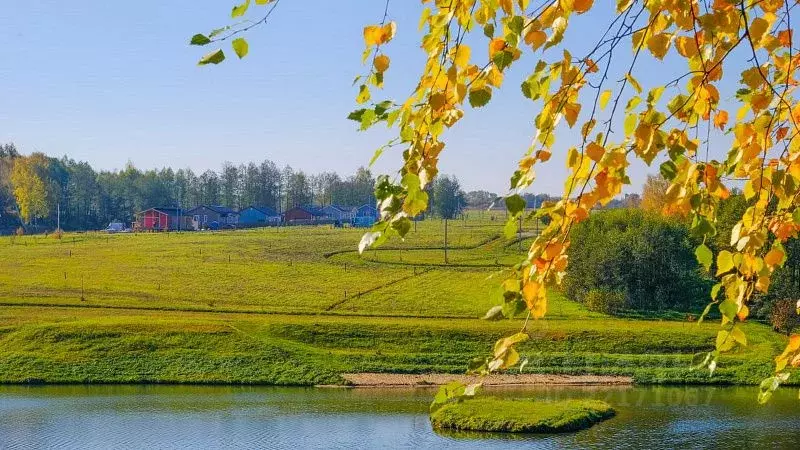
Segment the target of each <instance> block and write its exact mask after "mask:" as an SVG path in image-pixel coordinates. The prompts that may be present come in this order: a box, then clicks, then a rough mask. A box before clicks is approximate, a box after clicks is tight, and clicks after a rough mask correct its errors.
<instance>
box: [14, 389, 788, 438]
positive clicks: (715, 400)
mask: <svg viewBox="0 0 800 450" xmlns="http://www.w3.org/2000/svg"><path fill="white" fill-rule="evenodd" d="M432 392H433V391H432V390H431V389H430V388H419V389H336V388H334V389H314V388H271V387H230V386H153V385H150V386H135V385H134V386H37V387H28V386H0V448H3V449H5V448H15V449H16V448H21V449H28V448H81V449H106V448H148V449H149V448H294V449H305V448H413V447H424V448H480V449H483V450H486V449H491V448H518V447H524V448H565V447H568V448H574V447H581V448H608V447H620V448H678V447H689V448H702V447H729V448H748V447H749V448H798V447H800V435H798V430H800V401H798V400H797V397H796V395H797V393H796V391H795V390H793V389H786V390H781V391H779V392H778V393H777V395H775V396H774V397H773V400H772V401H771V402H770V403H769V404H768V405H766V406H761V405H758V404H757V403H756V401H755V395H756V388H755V387H735V388H717V387H620V386H615V387H559V388H502V389H501V388H495V389H492V392H491V394H492V395H496V396H500V397H509V398H514V397H528V398H529V397H536V398H541V399H548V400H562V399H568V398H595V399H599V400H603V401H606V402H608V403H610V404H612V405H613V406H614V407H615V408H616V410H617V415H616V417H614V418H612V419H610V420H608V421H605V422H603V423H601V424H599V425H596V426H595V427H593V428H591V429H589V430H585V431H581V432H577V433H567V434H556V435H537V436H533V435H511V434H502V433H493V434H487V433H464V432H459V433H449V432H447V433H440V434H437V433H435V432H434V431H433V430H432V429H431V427H430V423H429V422H428V418H427V404H428V402H429V401H430V398H431V396H432Z"/></svg>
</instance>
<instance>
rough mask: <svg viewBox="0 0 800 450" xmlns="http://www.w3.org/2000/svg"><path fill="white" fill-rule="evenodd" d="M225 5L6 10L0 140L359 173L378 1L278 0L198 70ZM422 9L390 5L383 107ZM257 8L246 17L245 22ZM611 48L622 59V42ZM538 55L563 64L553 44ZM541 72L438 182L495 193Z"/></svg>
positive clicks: (387, 165) (577, 37)
mask: <svg viewBox="0 0 800 450" xmlns="http://www.w3.org/2000/svg"><path fill="white" fill-rule="evenodd" d="M232 4H233V2H231V1H211V0H169V1H153V0H140V1H137V2H99V1H91V2H89V1H77V2H65V1H56V0H31V1H25V2H20V1H18V2H9V4H8V5H4V6H3V8H2V9H0V24H2V25H3V26H2V27H0V40H2V42H4V43H5V45H4V46H2V48H0V61H2V62H0V80H2V81H0V105H2V107H1V108H0V142H8V141H13V142H15V143H16V144H17V146H18V147H19V148H20V150H21V151H22V152H23V153H30V152H33V151H42V152H44V153H47V154H50V155H54V156H61V155H65V154H66V155H68V156H70V157H71V158H74V159H78V160H85V161H88V162H90V163H91V164H92V165H93V166H94V167H95V168H99V169H114V168H121V167H123V166H124V164H125V163H126V161H128V160H130V161H132V162H133V163H134V164H135V165H136V166H138V167H140V168H152V167H163V166H171V167H173V168H179V167H191V168H192V169H194V170H195V171H197V172H201V171H203V170H205V169H209V168H211V169H218V168H219V167H220V165H221V164H222V162H223V161H231V162H233V163H241V162H248V161H260V160H262V159H265V158H266V159H271V160H273V161H275V162H276V163H278V164H279V165H284V164H288V165H291V166H292V167H294V168H296V169H303V170H306V171H309V172H320V171H326V170H335V171H337V172H339V173H341V174H348V173H351V172H353V171H354V170H355V169H356V168H357V167H358V166H360V165H366V163H368V161H369V159H370V158H371V156H372V153H373V152H374V150H375V149H376V148H377V147H378V146H380V144H382V143H384V142H385V141H386V140H388V139H389V138H390V137H391V135H390V133H389V132H387V131H386V130H382V129H378V130H374V131H372V130H371V131H369V132H366V133H359V132H356V126H355V123H353V122H351V121H348V120H346V119H345V117H346V115H347V114H348V113H349V112H350V111H351V110H353V109H355V107H356V105H355V101H354V96H355V88H354V87H352V86H351V83H352V80H353V78H354V77H355V75H358V74H359V73H363V70H364V69H363V67H362V66H361V63H360V55H361V51H362V50H363V40H362V28H363V26H364V25H365V24H369V23H374V22H377V21H379V20H380V18H381V17H382V15H383V7H384V3H383V2H382V1H377V0H371V1H370V0H348V1H340V2H328V1H324V2H323V1H320V2H312V3H309V2H297V1H288V0H287V1H282V2H281V3H280V4H279V5H278V7H277V9H276V11H275V13H274V14H273V16H272V18H271V20H270V22H269V24H268V25H267V26H265V27H260V28H257V29H255V30H253V31H252V32H251V33H250V34H249V35H248V36H247V38H248V41H249V42H250V54H249V55H248V57H247V58H245V59H244V60H243V61H238V60H236V58H235V55H234V54H233V52H232V51H231V50H230V48H229V47H227V45H228V44H225V45H226V47H224V48H225V50H226V54H227V55H228V60H227V61H226V62H225V63H223V64H221V65H219V66H206V67H198V66H197V65H196V61H197V59H198V58H199V57H200V56H202V54H203V53H204V52H205V51H206V50H207V49H205V48H197V47H190V46H189V45H188V44H187V42H188V38H189V37H190V36H191V35H193V34H194V33H196V32H207V31H209V30H211V29H213V28H216V27H218V26H221V25H224V24H227V23H228V22H229V19H228V17H229V12H230V7H231V6H232ZM310 5H313V6H310ZM596 8H597V9H598V11H596V12H593V13H591V14H587V15H584V16H580V17H577V18H575V20H573V22H572V23H571V24H570V31H569V32H568V34H567V39H566V41H565V42H566V45H567V46H568V47H570V48H575V49H576V51H574V52H573V53H574V54H576V55H578V54H581V51H583V50H585V48H586V45H587V42H589V41H593V40H595V39H596V38H597V37H598V36H599V34H600V33H601V32H602V30H601V28H602V27H603V26H602V25H601V24H605V23H607V21H608V17H609V15H608V6H607V5H606V6H604V5H599V4H598V6H597V7H596ZM420 10H421V6H420V4H419V2H417V1H413V0H394V1H393V2H392V3H391V4H390V18H391V19H393V20H395V21H397V23H398V35H397V37H396V39H395V40H394V41H392V43H390V45H389V46H387V49H386V50H387V53H388V54H389V55H390V56H391V58H392V66H391V68H390V69H389V72H388V73H387V81H386V83H387V89H386V90H385V96H386V97H387V98H394V99H400V98H404V95H405V94H407V93H408V92H410V90H411V88H412V87H413V86H414V84H415V82H416V78H415V75H416V74H418V73H419V71H420V69H421V64H422V62H423V61H424V59H423V54H422V51H421V50H420V49H419V48H418V41H419V37H420V35H419V33H418V31H417V28H416V24H417V21H418V16H419V12H420ZM261 12H262V9H261V8H258V9H256V8H251V12H250V13H249V15H248V17H253V18H255V17H257V15H258V14H261ZM628 45H629V44H628ZM485 46H486V42H485V40H484V39H483V37H482V36H481V37H480V39H479V40H478V41H476V48H475V50H474V51H473V55H478V56H479V57H480V58H481V60H482V59H483V58H485V56H484V55H483V53H482V49H484V48H485ZM579 50H580V51H579ZM621 53H624V55H621V57H622V58H623V59H620V61H621V62H620V64H624V61H625V59H624V58H626V57H629V54H630V50H629V47H627V46H626V48H624V49H623V51H622V52H621ZM544 56H545V58H546V59H548V60H551V61H552V60H556V59H559V58H560V57H561V49H560V48H559V49H551V50H548V51H547V52H546V53H545V55H544ZM645 59H646V61H645V62H644V63H642V65H641V67H640V73H641V75H640V81H643V84H645V85H647V84H649V83H647V81H648V79H649V78H650V77H652V76H655V75H654V74H659V75H660V76H661V75H662V74H663V73H664V71H665V70H667V69H670V70H671V69H672V68H671V67H670V59H669V58H668V59H667V61H665V62H663V63H656V62H655V61H654V60H653V59H652V57H651V56H650V55H646V56H645ZM535 62H536V59H534V58H533V57H526V58H523V59H522V60H520V61H519V62H518V63H517V64H515V66H514V67H512V73H511V74H509V75H508V76H507V78H506V85H505V86H504V89H503V90H502V91H501V92H499V93H497V94H496V95H495V97H494V99H493V101H492V102H491V103H490V104H489V105H488V106H487V107H485V108H483V109H480V110H471V109H468V110H467V114H466V117H465V118H464V119H463V120H462V122H461V123H459V125H458V126H457V127H456V129H455V130H453V131H451V132H448V135H447V142H448V148H447V150H446V153H445V155H444V156H443V157H442V160H441V171H442V172H445V173H452V174H455V175H457V176H458V177H459V178H460V180H461V181H462V184H463V185H464V187H465V188H468V189H478V188H483V189H489V190H492V191H495V192H498V193H503V192H505V190H506V188H507V185H508V178H509V176H510V174H511V173H512V172H513V170H514V168H515V167H516V161H517V160H518V159H519V156H520V155H521V154H522V153H523V152H524V151H525V149H526V148H527V146H528V143H529V142H530V139H531V136H532V135H533V132H534V130H533V126H532V119H533V116H534V113H535V112H536V107H535V106H536V105H534V104H533V103H532V102H530V101H529V100H527V99H525V98H524V97H522V95H521V93H520V90H519V83H520V82H521V81H522V80H523V79H524V78H525V77H526V76H527V73H528V72H530V70H531V69H532V68H533V65H534V64H535ZM680 64H681V65H680V66H677V67H676V68H675V69H674V70H673V71H674V72H675V73H678V72H679V70H680V69H683V67H684V66H683V64H684V63H680ZM373 97H380V94H373ZM732 116H733V114H732ZM576 140H577V133H573V132H571V131H569V130H565V131H563V132H561V134H560V135H559V142H560V144H559V146H558V147H557V148H556V149H555V152H554V158H553V159H552V160H551V161H550V163H548V164H547V165H544V166H541V168H540V169H539V170H538V173H539V179H538V180H537V182H536V183H535V185H534V187H533V188H532V189H531V190H532V191H535V192H548V193H559V192H560V191H561V188H562V184H561V183H562V181H563V176H564V173H565V170H564V168H563V155H564V154H565V151H564V150H565V149H566V148H567V147H568V146H569V145H573V144H574V143H575V142H576ZM399 163H400V154H399V151H398V152H388V153H384V156H383V157H382V159H381V160H380V161H379V163H377V164H376V166H375V170H376V171H377V172H392V171H394V170H395V168H396V167H399ZM648 170H649V171H650V172H655V171H657V168H655V167H654V168H649V169H648V168H645V167H643V166H642V165H635V166H634V167H633V169H632V179H633V186H632V187H631V188H630V189H629V190H631V191H638V190H639V189H640V187H641V183H642V182H643V179H644V176H645V173H646V172H647V171H648Z"/></svg>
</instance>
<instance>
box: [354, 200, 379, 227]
mask: <svg viewBox="0 0 800 450" xmlns="http://www.w3.org/2000/svg"><path fill="white" fill-rule="evenodd" d="M377 220H378V209H377V208H375V207H374V206H372V205H368V204H364V205H361V206H359V207H358V208H356V209H355V212H354V214H353V219H352V224H353V226H354V227H371V226H372V224H374V223H375V222H376V221H377Z"/></svg>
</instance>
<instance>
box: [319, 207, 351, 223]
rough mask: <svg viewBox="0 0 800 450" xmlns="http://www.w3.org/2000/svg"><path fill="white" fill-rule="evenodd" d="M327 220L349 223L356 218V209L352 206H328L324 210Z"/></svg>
mask: <svg viewBox="0 0 800 450" xmlns="http://www.w3.org/2000/svg"><path fill="white" fill-rule="evenodd" d="M322 213H323V214H324V215H325V218H326V219H331V220H338V221H340V222H349V221H350V220H351V219H352V218H353V217H354V216H355V208H353V207H351V206H339V205H328V206H325V207H323V208H322Z"/></svg>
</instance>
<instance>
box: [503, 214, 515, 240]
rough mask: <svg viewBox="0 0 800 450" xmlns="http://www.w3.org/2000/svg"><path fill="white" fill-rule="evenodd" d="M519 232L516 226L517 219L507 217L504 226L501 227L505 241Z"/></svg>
mask: <svg viewBox="0 0 800 450" xmlns="http://www.w3.org/2000/svg"><path fill="white" fill-rule="evenodd" d="M517 231H519V225H518V224H517V219H516V218H515V217H513V216H512V217H509V218H508V220H506V224H505V226H503V235H505V237H506V239H511V238H513V237H514V235H515V234H517Z"/></svg>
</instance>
